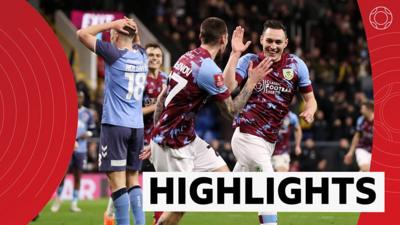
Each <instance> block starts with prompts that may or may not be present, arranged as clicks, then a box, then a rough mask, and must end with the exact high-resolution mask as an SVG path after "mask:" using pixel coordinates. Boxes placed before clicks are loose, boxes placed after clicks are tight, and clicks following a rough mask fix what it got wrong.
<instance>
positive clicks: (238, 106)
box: [233, 83, 254, 115]
mask: <svg viewBox="0 0 400 225" xmlns="http://www.w3.org/2000/svg"><path fill="white" fill-rule="evenodd" d="M253 89H254V86H253V87H252V86H250V85H248V83H246V85H245V86H244V88H243V89H242V91H241V92H240V94H239V95H238V96H236V98H235V99H233V114H234V115H236V114H238V113H239V112H240V111H242V109H243V107H244V106H245V105H246V103H247V100H249V98H250V96H251V93H253Z"/></svg>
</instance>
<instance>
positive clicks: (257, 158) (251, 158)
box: [232, 128, 275, 172]
mask: <svg viewBox="0 0 400 225" xmlns="http://www.w3.org/2000/svg"><path fill="white" fill-rule="evenodd" d="M274 149H275V143H270V142H267V141H265V140H264V139H263V138H260V137H257V136H255V135H251V134H246V133H242V132H240V130H239V128H236V130H235V133H234V134H233V137H232V151H233V154H234V155H235V157H236V160H237V163H236V165H235V168H234V169H233V171H235V172H256V171H261V172H273V171H274V170H273V168H272V163H271V156H272V153H273V152H274Z"/></svg>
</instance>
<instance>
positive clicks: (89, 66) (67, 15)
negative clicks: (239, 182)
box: [29, 0, 372, 225]
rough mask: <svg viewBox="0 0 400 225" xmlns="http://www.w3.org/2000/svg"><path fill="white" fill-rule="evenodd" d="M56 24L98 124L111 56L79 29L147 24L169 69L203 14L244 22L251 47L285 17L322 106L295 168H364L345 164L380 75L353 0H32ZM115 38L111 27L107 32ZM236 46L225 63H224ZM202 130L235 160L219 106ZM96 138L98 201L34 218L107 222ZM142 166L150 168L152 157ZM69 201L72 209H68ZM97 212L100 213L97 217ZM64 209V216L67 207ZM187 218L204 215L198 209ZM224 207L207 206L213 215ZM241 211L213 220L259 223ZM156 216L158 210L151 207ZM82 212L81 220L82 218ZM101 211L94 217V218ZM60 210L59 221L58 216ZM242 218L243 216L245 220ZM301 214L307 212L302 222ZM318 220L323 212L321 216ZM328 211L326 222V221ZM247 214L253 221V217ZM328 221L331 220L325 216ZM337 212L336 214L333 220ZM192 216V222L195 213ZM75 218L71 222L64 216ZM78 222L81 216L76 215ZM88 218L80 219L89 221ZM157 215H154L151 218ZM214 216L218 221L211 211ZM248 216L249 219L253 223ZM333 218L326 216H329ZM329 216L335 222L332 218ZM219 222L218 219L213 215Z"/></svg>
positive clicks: (91, 195)
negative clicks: (86, 42) (122, 22)
mask: <svg viewBox="0 0 400 225" xmlns="http://www.w3.org/2000/svg"><path fill="white" fill-rule="evenodd" d="M29 2H30V3H31V4H32V6H34V7H35V8H36V9H37V10H38V11H39V12H40V13H41V14H42V15H43V17H44V18H45V19H46V20H47V22H48V23H49V24H50V25H51V26H52V28H53V29H54V32H55V33H56V35H57V36H58V38H59V40H60V43H61V44H62V46H63V48H64V50H65V53H66V55H67V57H68V59H69V61H70V63H71V67H72V70H73V73H74V76H75V77H74V79H75V80H76V86H77V89H78V90H81V91H83V92H84V93H85V95H86V101H85V106H86V107H88V108H90V109H91V110H93V112H94V113H95V118H96V122H97V124H98V126H97V128H99V127H100V118H101V112H102V101H103V83H104V71H103V62H102V61H101V60H100V59H99V58H98V57H96V55H94V54H93V53H91V52H89V51H88V50H87V49H86V48H84V47H83V45H81V44H80V43H79V42H78V40H77V39H76V37H75V31H76V29H78V28H81V27H86V26H89V25H94V24H98V23H103V22H108V21H111V20H114V19H118V18H122V17H123V16H124V15H126V16H128V17H131V18H134V19H135V20H136V21H138V22H139V26H140V32H141V40H142V44H146V43H148V42H157V43H160V44H161V45H162V47H163V49H164V53H165V57H164V63H163V65H164V66H163V69H164V71H166V72H168V71H169V69H170V67H171V64H173V63H174V62H175V60H176V59H177V58H178V57H179V56H180V55H181V54H183V53H184V52H186V51H187V50H190V49H193V48H196V46H198V44H199V41H198V38H197V37H198V32H199V26H200V23H201V21H202V20H203V19H204V18H206V17H208V16H217V17H220V18H222V19H224V20H225V21H226V23H227V24H228V30H229V31H230V34H231V31H232V30H233V28H234V27H235V26H236V25H241V26H242V27H245V29H246V30H245V32H246V35H245V38H246V39H247V40H251V41H252V45H251V46H250V47H249V49H248V51H250V52H256V53H258V52H260V51H261V46H260V45H259V33H261V31H262V25H263V22H264V21H265V20H266V19H278V20H281V21H282V22H284V24H285V25H286V27H287V30H288V38H289V46H288V49H287V51H289V52H292V53H295V54H297V55H298V56H300V57H301V58H302V59H303V60H304V61H305V62H306V64H307V65H308V68H309V70H310V76H311V80H312V82H313V88H314V93H315V95H316V98H317V101H318V108H319V110H318V111H317V113H316V118H315V122H314V123H313V125H312V126H309V125H307V124H305V123H304V122H301V127H302V129H303V141H302V150H303V154H302V155H301V156H299V157H295V156H294V155H293V156H292V162H291V171H357V170H358V168H357V166H356V164H355V163H353V165H350V166H347V165H344V164H343V157H344V155H345V153H346V152H347V150H348V148H349V146H350V141H351V138H352V136H353V134H354V132H355V122H356V118H357V117H358V116H359V115H360V114H359V108H360V103H361V102H363V101H365V100H366V99H371V98H372V79H371V69H370V63H369V57H368V48H367V42H366V38H365V34H364V29H363V24H362V21H361V16H360V13H359V11H358V6H357V2H356V1H355V0H348V1H347V0H318V1H317V0H314V1H305V0H268V1H267V0H236V1H234V0H205V1H196V0H146V1H133V0H131V1H128V0H91V1H80V0H68V1H67V0H64V1H63V0H30V1H29ZM99 38H107V33H105V34H103V36H102V37H99ZM229 52H230V50H229V49H228V50H227V54H226V55H225V57H224V58H223V59H222V60H221V61H219V62H218V64H219V65H220V66H221V68H223V67H224V64H225V63H226V60H227V56H228V54H229ZM302 107H303V105H302V104H301V102H299V101H298V100H297V99H294V101H293V103H292V107H291V110H292V111H293V112H295V113H296V114H298V113H299V112H300V111H301V110H302ZM196 130H197V133H198V135H199V136H201V137H202V138H203V139H204V140H206V141H208V142H209V143H210V144H212V145H213V146H214V148H215V149H217V150H218V151H219V152H220V154H221V155H222V156H223V157H224V159H225V160H226V162H227V163H228V165H229V166H230V168H233V165H234V163H235V158H234V156H233V154H232V151H231V147H230V138H231V136H232V132H233V129H232V127H231V122H230V121H227V120H226V119H224V118H223V117H222V116H221V115H220V114H219V113H218V112H217V108H216V107H215V106H214V105H213V104H212V103H210V104H207V105H206V107H204V108H203V109H202V111H201V113H200V115H199V116H198V118H197V126H196ZM95 135H97V137H96V136H95V137H94V138H92V139H91V140H90V143H89V145H88V166H87V167H86V168H85V172H87V173H86V174H85V175H84V177H83V181H82V187H81V190H82V191H81V197H82V198H83V199H90V200H96V201H87V202H85V201H84V202H82V204H81V205H82V209H83V211H84V212H83V213H82V214H81V215H75V214H71V213H69V212H67V211H66V209H65V211H61V212H60V214H59V215H52V214H51V213H49V210H48V208H47V207H48V206H47V207H46V208H45V209H44V210H43V213H42V216H41V218H40V219H39V220H38V221H37V222H35V224H83V225H85V224H101V223H102V213H103V212H104V209H105V206H106V202H105V200H97V199H101V198H104V197H105V196H107V195H108V191H107V181H106V179H105V177H104V175H102V174H97V156H98V135H99V130H98V132H96V134H95ZM144 170H151V166H149V165H147V166H146V167H145V168H144ZM63 195H64V198H66V199H68V198H71V195H72V179H71V178H70V177H67V181H66V188H65V190H64V193H63ZM66 208H67V207H66ZM90 213H92V214H93V215H91V214H90ZM64 214H65V215H64ZM193 215H194V216H188V217H187V219H185V220H184V223H183V224H208V222H204V221H200V222H203V223H196V222H195V221H196V219H195V217H196V215H197V216H201V215H200V214H193ZM213 215H217V216H216V218H222V217H221V216H218V215H220V214H218V213H214V214H207V216H210V218H213ZM247 215H248V214H245V213H244V214H238V215H237V218H231V220H230V221H231V222H229V221H228V222H226V220H223V219H215V220H213V221H218V222H216V223H215V224H232V221H236V222H238V223H235V224H257V221H256V217H255V216H247ZM282 215H283V217H284V218H292V220H290V219H288V220H287V222H285V223H283V224H340V225H347V224H355V222H356V220H357V217H358V214H321V216H318V215H320V214H304V213H303V214H298V213H297V214H296V213H293V214H280V216H282ZM148 216H150V214H149V215H148ZM78 217H79V218H81V219H79V220H76V219H75V218H78ZM92 217H93V218H92ZM56 218H59V219H56ZM240 218H243V219H244V221H243V222H239V221H241V220H240ZM301 218H303V219H304V218H305V219H304V222H302V221H303V220H302V219H301ZM318 218H322V221H321V222H319V223H318V222H317V223H314V222H315V221H318ZM324 218H325V220H324ZM246 219H247V220H246ZM327 219H328V220H327ZM329 219H330V220H329ZM192 220H193V221H192ZM66 221H72V223H69V222H66ZM77 221H79V222H77ZM81 221H82V222H81ZM148 221H151V220H148ZM210 221H211V219H210ZM246 221H247V222H246ZM323 221H325V222H323ZM328 221H330V222H328ZM210 224H211V223H210Z"/></svg>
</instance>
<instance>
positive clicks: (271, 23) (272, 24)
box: [263, 20, 287, 37]
mask: <svg viewBox="0 0 400 225" xmlns="http://www.w3.org/2000/svg"><path fill="white" fill-rule="evenodd" d="M268 28H271V29H277V30H283V32H284V33H285V36H286V37H287V33H286V27H285V25H283V23H281V22H280V21H278V20H267V21H265V22H264V29H263V33H264V32H265V31H266V30H267V29H268Z"/></svg>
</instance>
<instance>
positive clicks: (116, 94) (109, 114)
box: [95, 40, 148, 128]
mask: <svg viewBox="0 0 400 225" xmlns="http://www.w3.org/2000/svg"><path fill="white" fill-rule="evenodd" d="M95 52H96V54H97V55H99V56H101V57H103V58H104V61H105V90H104V105H103V117H102V120H101V123H102V124H111V125H116V126H123V127H129V128H143V114H142V97H143V91H144V87H145V82H146V77H147V71H148V67H147V61H148V59H147V55H146V52H145V50H144V49H143V48H142V47H140V46H138V45H134V46H133V51H130V50H128V49H118V48H117V47H116V46H114V45H113V44H112V43H109V42H104V41H101V40H97V41H96V46H95Z"/></svg>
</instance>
